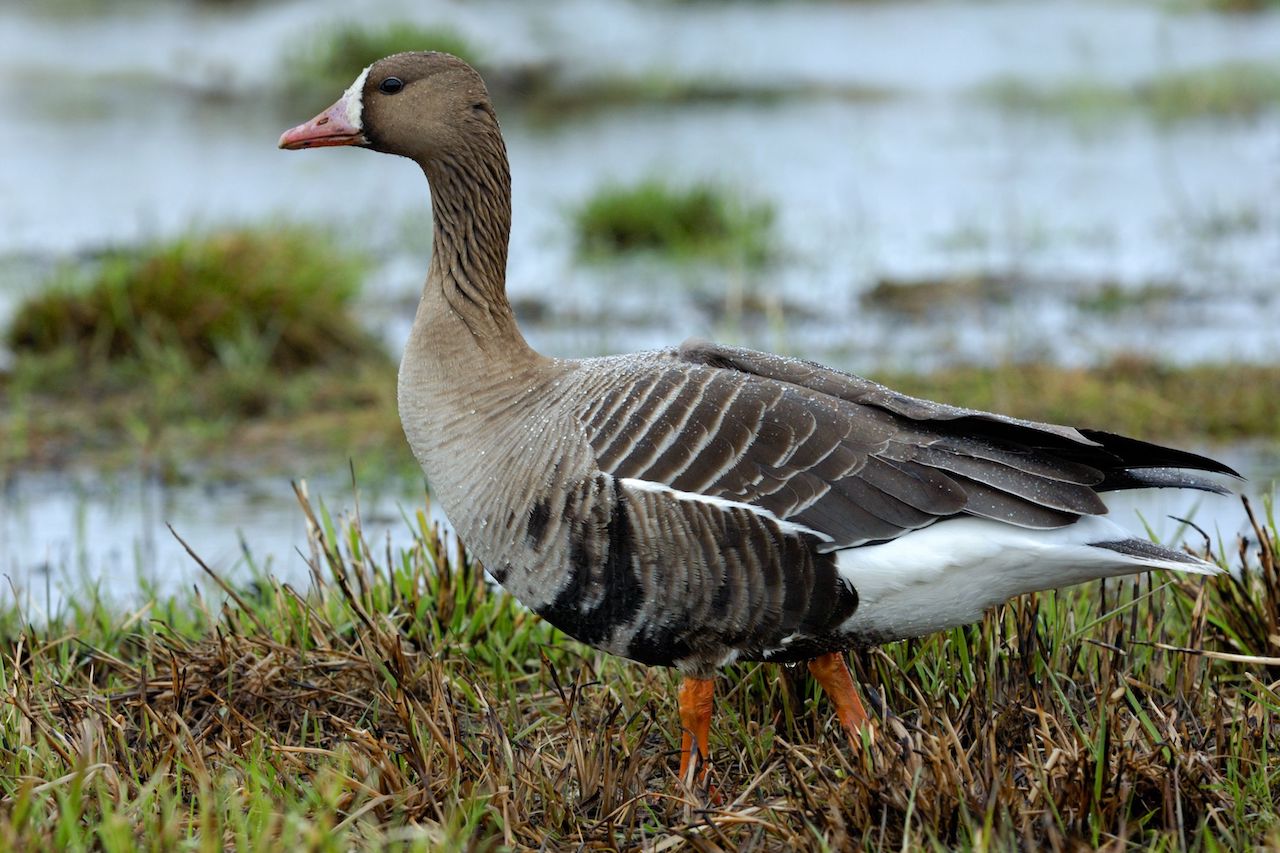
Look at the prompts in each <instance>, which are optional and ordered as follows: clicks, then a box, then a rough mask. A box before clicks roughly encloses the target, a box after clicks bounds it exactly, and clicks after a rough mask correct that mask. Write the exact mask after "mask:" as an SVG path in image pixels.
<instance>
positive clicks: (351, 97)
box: [342, 65, 373, 130]
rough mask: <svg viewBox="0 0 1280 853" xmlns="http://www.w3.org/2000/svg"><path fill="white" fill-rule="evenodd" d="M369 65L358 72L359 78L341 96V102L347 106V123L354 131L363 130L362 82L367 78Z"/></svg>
mask: <svg viewBox="0 0 1280 853" xmlns="http://www.w3.org/2000/svg"><path fill="white" fill-rule="evenodd" d="M372 67H373V66H372V65H370V66H368V67H367V68H365V70H363V71H361V72H360V76H359V77H357V78H356V82H354V83H352V84H351V85H350V86H348V87H347V91H346V92H344V93H343V94H342V102H343V103H345V104H346V105H347V121H348V122H350V123H351V126H352V127H354V128H355V129H356V130H364V125H363V124H361V121H360V118H361V116H362V115H363V114H364V81H365V78H367V77H368V76H369V69H370V68H372Z"/></svg>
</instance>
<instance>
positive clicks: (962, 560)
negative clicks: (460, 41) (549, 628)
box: [279, 52, 1239, 779]
mask: <svg viewBox="0 0 1280 853" xmlns="http://www.w3.org/2000/svg"><path fill="white" fill-rule="evenodd" d="M339 145H346V146H356V147H361V148H368V149H370V150H373V151H379V152H382V153H386V154H395V155H399V156H402V157H407V158H408V159H410V160H413V161H414V162H416V163H417V164H418V165H419V166H420V167H421V168H422V171H423V172H424V173H425V175H426V178H427V182H428V184H429V186H430V195H431V207H432V219H433V238H434V242H433V244H432V251H431V259H430V263H429V266H428V273H427V279H426V284H425V286H424V288H423V291H422V296H421V299H420V301H419V303H418V307H417V312H416V314H415V317H414V321H413V326H412V331H411V333H410V335H409V338H408V342H407V344H406V346H405V350H404V357H403V360H402V362H401V365H400V372H399V381H398V405H399V410H400V418H401V421H402V424H403V427H404V432H405V435H406V437H407V439H408V442H409V445H410V447H411V448H412V450H413V453H414V455H415V457H416V458H417V460H418V462H419V463H420V464H421V465H422V467H423V469H424V470H425V471H426V472H427V474H428V476H429V481H430V484H431V490H432V494H433V498H434V499H435V500H436V501H437V502H438V503H439V504H440V505H441V506H442V507H443V509H444V511H445V513H446V515H447V516H448V518H449V519H450V522H451V523H452V524H453V526H454V528H455V530H456V532H457V534H458V536H459V537H460V539H461V541H462V542H463V543H465V544H466V546H467V548H468V549H469V550H470V551H471V553H473V554H474V555H475V556H477V557H478V558H479V559H480V560H481V561H482V563H483V565H484V566H485V568H486V569H487V570H488V571H489V572H490V574H491V575H492V576H493V577H494V578H495V579H496V580H497V581H498V583H500V584H501V585H502V586H503V587H504V588H505V589H506V590H507V591H508V592H510V593H511V594H513V595H514V596H515V597H516V598H517V599H518V600H519V601H521V602H522V603H523V604H524V605H526V606H527V607H529V608H530V609H531V610H533V611H535V612H536V613H538V614H539V615H541V616H542V617H543V618H544V619H546V620H547V621H548V622H550V623H551V624H552V625H554V626H555V627H556V628H558V629H560V630H561V631H563V632H564V633H566V634H568V635H569V636H571V637H573V638H576V639H577V640H579V641H581V642H583V643H586V644H587V645H589V646H593V647H595V648H597V649H602V650H604V651H605V652H609V653H612V654H614V655H620V656H622V657H625V658H629V659H631V660H633V661H638V662H639V663H642V664H647V665H655V666H665V667H674V668H675V669H676V670H677V671H678V672H679V673H680V674H681V676H683V678H682V682H681V686H680V689H679V716H680V721H681V727H682V736H681V753H680V771H679V772H680V775H681V777H682V778H685V779H691V778H692V776H693V772H694V768H695V767H697V766H702V767H703V771H704V778H705V770H706V768H707V766H708V765H707V761H708V733H709V730H710V721H711V714H712V706H713V696H714V678H715V676H716V673H717V672H718V671H719V670H720V669H721V668H723V667H725V666H727V665H729V664H731V663H733V662H735V661H771V662H776V663H800V662H804V663H807V665H808V668H809V670H810V672H811V673H812V674H813V676H814V677H815V679H816V680H817V681H818V682H819V684H820V685H821V686H822V688H823V691H824V693H825V694H826V695H827V697H828V699H829V701H830V702H831V703H832V705H833V706H834V710H835V714H836V717H837V719H838V721H839V724H840V725H841V726H842V727H843V728H844V730H845V731H846V732H847V733H848V735H849V737H850V738H851V739H853V740H854V741H855V743H857V742H859V740H860V737H861V734H860V733H861V732H862V730H863V729H864V728H865V729H866V730H867V733H868V736H870V735H871V733H872V724H871V720H870V718H869V716H868V714H867V713H866V711H865V709H864V708H863V705H862V702H861V700H860V698H859V696H858V691H857V689H856V687H855V685H854V682H853V679H852V677H851V675H850V672H849V668H848V664H847V662H846V660H845V652H846V651H847V650H849V649H852V648H861V647H867V646H870V645H874V644H880V643H886V642H889V641H893V640H898V639H904V638H908V637H916V636H922V635H925V634H929V633H931V632H935V631H940V630H943V629H945V628H949V627H953V626H958V625H963V624H967V623H971V622H974V621H977V620H979V619H980V618H981V617H982V614H983V613H984V611H986V610H987V609H989V608H991V607H994V606H995V605H997V604H1000V603H1001V602H1004V601H1006V600H1008V599H1009V598H1011V597H1013V596H1016V595H1019V594H1022V593H1027V592H1032V591H1037V590H1045V589H1051V588H1057V587H1063V586H1067V585H1070V584H1076V583H1080V582H1084V581H1089V580H1093V579H1098V578H1105V577H1110V576H1117V575H1124V574H1129V573H1136V572H1144V571H1147V570H1151V569H1171V570H1179V571H1186V572H1198V573H1204V574H1209V573H1212V572H1214V571H1216V569H1215V567H1214V566H1212V565H1211V564H1209V563H1206V562H1203V561H1201V560H1198V559H1196V558H1195V557H1193V556H1190V555H1188V554H1185V553H1182V552H1179V551H1175V550H1170V549H1168V548H1164V547H1161V546H1159V545H1156V544H1153V543H1151V542H1149V541H1146V540H1143V539H1137V538H1134V537H1133V536H1131V535H1130V534H1129V533H1128V532H1127V531H1125V530H1124V529H1123V528H1121V527H1120V526H1119V525H1117V524H1115V523H1114V522H1112V521H1110V520H1109V519H1107V518H1106V517H1105V516H1106V512H1107V507H1106V505H1105V504H1104V503H1103V501H1102V498H1101V495H1102V494H1104V493H1106V492H1110V491H1114V490H1120V489H1134V488H1147V487H1179V488H1189V489H1201V490H1206V491H1210V492H1219V493H1225V492H1226V491H1227V490H1226V489H1225V488H1224V487H1223V486H1222V485H1221V484H1220V483H1219V482H1218V479H1217V478H1215V476H1214V475H1229V476H1239V475H1238V474H1236V472H1235V471H1233V470H1232V469H1231V468H1229V467H1228V466H1226V465H1224V464H1222V463H1220V462H1217V461H1215V460H1213V459H1209V458H1206V457H1204V456H1200V455H1196V454H1193V453H1189V452H1185V451H1181V450H1175V449H1171V448H1167V447H1161V446H1158V445H1156V444H1151V443H1148V442H1145V441H1140V440H1137V439H1133V438H1128V437H1125V436H1121V435H1114V434H1111V433H1108V432H1102V431H1099V430H1094V429H1086V428H1072V427H1068V426H1059V425H1053V424H1044V423H1035V422H1031V421H1027V420H1022V419H1019V418H1015V417H1008V416H1005V415H1000V414H993V413H988V412H983V411H976V410H970V409H964V408H958V407H956V406H951V405H945V404H942V403H934V402H929V401H927V400H921V399H916V398H912V397H909V396H906V395H903V394H899V393H896V392H895V391H892V390H890V389H889V388H886V387H884V386H882V385H880V384H877V383H875V382H873V381H870V380H867V379H863V378H860V377H858V376H854V375H851V374H847V373H843V372H840V371H837V370H833V369H831V368H828V367H824V366H822V365H820V364H817V363H814V362H810V361H802V360H799V359H795V358H789V357H783V356H778V355H771V354H768V353H764V352H756V351H752V350H749V349H742V348H738V347H732V346H721V345H717V344H715V343H711V342H707V341H703V340H690V341H686V342H685V343H683V344H681V345H679V346H677V347H673V348H669V349H663V350H657V351H652V352H641V353H634V354H629V355H618V356H609V357H601V358H584V359H568V358H551V357H547V356H544V355H541V354H539V353H538V352H536V351H534V350H533V349H532V348H531V347H530V346H529V344H528V343H527V342H526V340H525V338H524V336H523V335H522V334H521V331H520V329H519V327H518V326H517V324H516V318H515V315H514V313H513V311H512V308H511V304H510V302H509V301H508V299H507V295H506V284H505V281H506V266H507V243H508V236H509V232H510V228H511V176H510V171H509V167H508V162H507V154H506V148H505V143H504V142H503V136H502V132H501V129H500V127H499V124H498V117H497V115H496V113H495V111H494V107H493V103H492V101H491V100H490V97H489V94H488V91H487V89H486V87H485V84H484V82H483V80H482V79H481V77H480V75H479V74H478V73H477V72H476V71H475V70H474V69H473V68H471V67H470V66H469V65H467V64H466V63H465V62H463V61H462V60H461V59H458V58H456V57H454V56H450V55H448V54H444V53H437V52H421V53H416V52H415V53H400V54H396V55H393V56H389V57H387V58H385V59H381V60H379V61H377V62H375V63H373V64H372V65H370V66H369V67H368V68H366V69H364V70H363V71H362V72H360V74H359V75H358V76H357V77H356V79H355V82H353V83H352V84H351V86H350V88H348V89H347V90H346V92H345V93H343V94H342V96H341V97H340V98H339V99H338V101H337V102H336V103H334V104H333V106H331V107H330V108H329V109H327V110H325V111H324V112H322V113H320V114H319V115H317V116H316V117H315V118H313V119H312V120H311V121H308V122H306V123H304V124H301V125H299V126H297V127H295V128H293V129H291V130H288V131H286V132H285V133H284V134H283V135H282V136H281V137H280V141H279V146H280V147H281V148H285V149H302V148H315V147H321V146H339Z"/></svg>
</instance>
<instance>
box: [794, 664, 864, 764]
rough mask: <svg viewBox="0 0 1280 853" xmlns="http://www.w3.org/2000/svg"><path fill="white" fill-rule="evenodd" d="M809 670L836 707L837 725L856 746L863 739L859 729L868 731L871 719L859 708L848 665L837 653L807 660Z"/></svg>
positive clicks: (860, 701) (859, 702) (856, 690)
mask: <svg viewBox="0 0 1280 853" xmlns="http://www.w3.org/2000/svg"><path fill="white" fill-rule="evenodd" d="M809 672H811V673H813V677H814V678H816V679H818V683H819V684H821V685H822V689H823V690H825V691H826V693H827V697H828V698H829V699H830V700H831V703H832V704H833V705H835V706H836V717H838V718H839V720H840V725H842V726H844V730H845V731H846V732H848V733H849V740H850V741H851V742H852V743H853V744H854V746H858V745H859V744H861V742H862V739H861V737H860V736H859V730H861V729H862V728H864V727H865V728H866V729H867V731H871V730H872V727H871V718H870V717H868V716H867V712H866V710H865V709H864V708H863V707H862V700H861V699H859V698H858V688H857V687H855V686H854V684H853V676H852V675H850V674H849V664H848V663H847V662H846V661H845V659H844V655H843V654H841V653H840V652H832V653H831V654H829V655H823V656H822V657H817V658H814V659H813V660H811V661H809Z"/></svg>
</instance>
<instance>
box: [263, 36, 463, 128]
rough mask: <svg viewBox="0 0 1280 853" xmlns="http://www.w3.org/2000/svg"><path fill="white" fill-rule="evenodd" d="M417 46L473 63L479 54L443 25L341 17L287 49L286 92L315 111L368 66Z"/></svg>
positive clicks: (305, 107) (415, 48) (300, 38)
mask: <svg viewBox="0 0 1280 853" xmlns="http://www.w3.org/2000/svg"><path fill="white" fill-rule="evenodd" d="M415 50H438V51H442V52H444V53H452V54H453V55H454V56H457V57H459V58H461V59H464V60H466V61H467V62H469V63H471V64H472V65H479V64H481V62H482V59H483V56H482V54H481V53H480V51H479V50H478V49H477V48H476V47H475V46H474V45H472V44H471V43H470V42H469V41H468V40H467V39H466V38H465V37H463V36H462V35H461V34H460V33H458V32H457V31H456V30H454V29H453V28H451V27H447V26H423V25H421V24H416V23H413V22H412V21H405V20H390V21H386V22H380V23H376V24H365V23H360V22H356V21H343V22H339V23H335V24H332V25H330V26H328V27H326V28H323V29H319V30H316V31H313V32H310V33H306V34H304V35H302V36H301V37H299V38H298V39H297V40H296V41H295V42H294V43H293V44H292V46H291V47H290V48H289V49H288V50H286V52H285V60H284V63H283V65H282V74H283V77H284V80H285V88H286V91H287V94H288V96H289V98H290V99H291V101H292V102H293V103H294V104H298V105H300V106H301V107H302V108H303V109H304V111H305V110H306V109H312V110H316V111H319V110H321V109H323V108H324V107H325V106H327V105H328V104H330V103H332V102H333V101H334V100H336V99H337V97H338V95H340V94H341V93H342V92H343V91H345V90H346V88H347V87H348V86H350V85H351V81H353V80H355V78H356V75H358V74H359V73H360V71H361V70H362V69H364V68H365V67H366V66H369V65H372V64H373V63H374V62H376V61H378V60H379V59H382V58H383V57H384V56H390V55H391V54H393V53H403V52H405V51H415Z"/></svg>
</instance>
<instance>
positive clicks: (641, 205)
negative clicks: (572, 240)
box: [573, 179, 774, 264]
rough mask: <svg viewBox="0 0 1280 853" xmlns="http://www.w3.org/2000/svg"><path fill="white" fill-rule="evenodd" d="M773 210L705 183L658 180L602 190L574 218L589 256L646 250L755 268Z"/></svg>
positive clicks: (768, 238)
mask: <svg viewBox="0 0 1280 853" xmlns="http://www.w3.org/2000/svg"><path fill="white" fill-rule="evenodd" d="M773 217H774V212H773V207H772V205H770V204H767V203H764V202H747V201H744V200H742V199H740V198H738V197H737V196H735V195H734V194H733V193H731V192H729V191H728V190H725V189H724V188H722V187H719V186H716V185H714V184H709V183H701V184H696V185H694V186H691V187H675V186H672V185H670V184H667V183H664V182H663V181H660V180H657V179H649V180H645V181H641V182H640V183H638V184H635V185H633V186H619V185H612V186H607V187H604V188H603V189H601V190H599V191H598V192H597V193H595V194H594V195H593V196H591V198H589V199H587V200H586V201H585V202H584V203H583V204H582V205H580V206H579V207H578V208H577V210H575V211H574V213H573V221H574V227H575V230H576V232H577V237H578V245H579V248H580V249H581V250H582V251H583V252H584V253H586V254H588V255H610V254H623V253H627V252H637V251H647V252H657V253H662V254H667V255H672V256H677V257H679V256H686V257H688V256H700V257H711V258H717V259H722V260H736V261H743V262H747V263H753V264H759V263H762V262H764V261H765V260H766V259H767V257H768V255H769V253H770V251H771V249H772V226H773Z"/></svg>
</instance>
